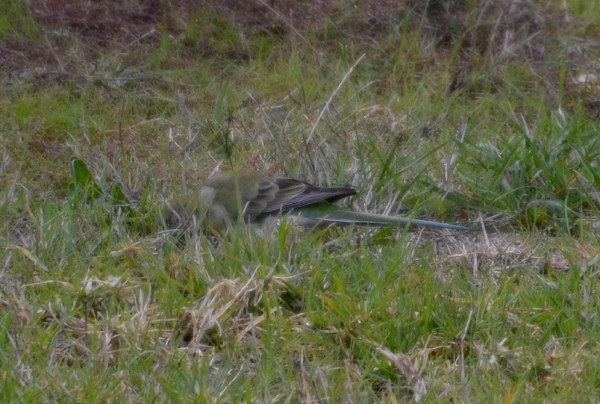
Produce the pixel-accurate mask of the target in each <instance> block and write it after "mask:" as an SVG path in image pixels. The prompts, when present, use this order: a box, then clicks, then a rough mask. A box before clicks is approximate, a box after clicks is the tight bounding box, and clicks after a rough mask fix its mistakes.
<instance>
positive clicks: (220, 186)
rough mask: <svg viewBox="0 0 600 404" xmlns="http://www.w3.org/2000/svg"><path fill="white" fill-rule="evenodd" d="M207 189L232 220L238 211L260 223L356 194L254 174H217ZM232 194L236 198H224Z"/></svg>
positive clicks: (340, 189) (345, 189)
mask: <svg viewBox="0 0 600 404" xmlns="http://www.w3.org/2000/svg"><path fill="white" fill-rule="evenodd" d="M206 186H209V187H211V188H213V189H215V191H216V195H215V198H214V199H215V202H216V203H217V204H220V205H222V206H223V207H224V208H225V210H226V211H227V212H228V213H229V215H230V219H231V220H235V219H237V217H238V215H239V212H240V209H242V212H244V218H245V219H246V220H250V221H252V220H260V219H262V218H264V217H266V216H269V215H273V214H277V213H279V212H285V211H289V210H292V209H297V208H301V207H303V206H307V205H310V204H313V203H316V202H321V201H329V202H334V201H337V200H338V199H341V198H344V197H346V196H350V195H355V194H356V190H355V189H353V188H321V187H317V186H314V185H311V184H309V183H307V182H304V181H300V180H295V179H291V178H283V177H275V176H273V175H271V174H269V173H265V172H254V171H249V172H237V173H222V174H218V175H215V176H214V177H211V178H209V179H208V181H207V182H206ZM232 194H233V195H238V196H239V198H231V197H227V196H230V195H232Z"/></svg>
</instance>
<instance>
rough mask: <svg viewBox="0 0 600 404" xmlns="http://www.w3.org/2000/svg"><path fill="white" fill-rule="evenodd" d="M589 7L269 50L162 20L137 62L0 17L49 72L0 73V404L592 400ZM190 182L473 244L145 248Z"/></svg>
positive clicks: (336, 24) (1, 25)
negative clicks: (353, 193)
mask: <svg viewBox="0 0 600 404" xmlns="http://www.w3.org/2000/svg"><path fill="white" fill-rule="evenodd" d="M590 3H592V2H581V1H580V2H577V1H569V2H567V5H566V7H567V8H566V9H558V8H556V9H553V8H552V7H550V6H549V7H547V8H545V7H544V6H543V5H539V4H535V5H534V6H532V7H534V9H533V11H535V13H533V14H531V13H530V14H528V9H527V8H524V9H523V10H521V11H522V13H523V14H522V15H521V17H522V18H523V20H518V21H521V22H522V23H520V25H519V27H520V28H519V29H518V30H513V31H512V34H511V35H513V36H510V35H509V34H508V33H510V32H511V31H510V28H511V26H510V21H507V20H503V19H502V18H503V17H502V16H501V14H486V12H484V11H482V10H481V9H476V8H473V9H470V8H469V7H470V6H467V5H463V8H462V9H461V10H459V11H460V12H462V13H464V16H465V17H469V18H465V20H464V21H467V22H468V24H471V25H470V26H466V27H464V26H462V25H460V21H458V20H447V19H445V18H448V17H447V15H446V14H443V15H442V14H436V11H435V10H433V11H431V10H430V11H429V14H428V13H427V12H424V11H422V10H421V12H422V13H423V14H422V15H420V16H419V15H417V14H406V15H405V16H400V17H401V18H400V19H399V20H397V21H396V23H397V24H387V25H386V24H384V23H382V24H381V25H373V24H375V23H372V22H371V23H369V19H368V18H367V14H365V13H367V11H365V10H359V9H355V8H349V7H345V6H344V7H342V6H340V8H339V10H338V11H339V14H335V13H334V14H331V15H328V16H327V17H326V18H324V21H325V23H323V24H317V23H316V22H315V24H314V26H312V28H311V29H308V28H307V29H301V25H299V26H298V27H296V31H295V32H294V31H291V30H288V29H287V28H285V27H286V25H285V24H284V25H282V26H283V28H281V27H282V26H279V29H278V28H277V27H278V26H277V25H276V24H275V25H268V24H266V25H265V26H263V27H262V29H258V30H252V29H248V28H247V27H244V26H243V25H239V24H238V25H236V24H233V23H231V22H230V20H229V19H228V18H226V17H227V16H224V15H221V14H219V12H218V11H217V9H207V10H204V11H202V10H197V11H195V12H193V13H190V14H189V15H185V16H184V17H177V16H176V14H175V11H174V10H173V11H172V13H173V15H172V18H174V19H175V20H176V23H177V24H179V26H178V27H179V28H178V29H179V31H177V32H175V30H174V29H173V28H172V27H171V26H170V25H168V24H164V26H162V25H160V26H158V28H157V29H156V31H153V32H154V33H152V34H148V35H149V36H148V37H147V38H148V42H141V45H140V49H137V48H134V47H129V46H130V45H129V43H130V42H124V43H120V46H102V45H99V44H97V43H94V42H93V41H92V42H90V41H91V39H89V38H86V37H85V36H78V35H77V34H75V33H71V34H70V35H67V36H65V37H55V36H53V35H56V32H58V31H52V30H49V29H48V28H47V27H44V25H43V24H42V23H39V22H36V18H38V17H36V14H35V13H31V12H27V13H21V14H19V13H20V11H19V10H21V8H22V7H25V9H28V6H25V5H24V3H23V4H21V3H20V2H18V1H16V2H10V4H9V3H7V5H4V6H3V7H5V10H4V11H5V12H6V13H8V14H7V15H17V14H19V15H23V16H24V17H21V19H17V18H14V19H13V18H11V19H10V20H6V19H5V20H2V19H0V38H2V41H4V42H2V44H3V46H4V45H5V46H9V44H10V43H12V42H11V41H16V40H21V41H22V42H23V43H24V44H27V46H29V47H31V49H37V48H35V46H36V45H35V44H36V43H38V42H39V35H40V33H42V34H43V35H46V36H47V41H49V43H50V44H51V45H52V46H53V50H54V52H50V53H47V54H46V55H47V56H48V57H47V58H45V59H44V60H45V62H44V63H47V65H36V63H40V62H39V59H34V60H32V62H31V63H32V66H35V68H34V67H31V68H24V69H23V70H22V71H20V72H18V74H17V72H15V71H6V70H5V71H3V72H2V77H1V78H0V79H1V80H2V86H3V88H4V89H5V91H3V92H2V93H1V94H0V133H2V136H1V137H0V153H1V154H2V158H1V159H0V166H1V167H2V170H0V183H1V186H0V190H1V191H0V243H1V245H2V249H1V250H0V251H1V252H0V263H1V265H0V363H1V364H2V365H0V399H1V400H2V401H3V402H33V401H35V402H49V401H52V402H55V401H75V402H82V401H88V402H103V401H120V402H121V401H123V402H146V401H147V402H169V401H171V402H176V401H215V402H233V401H235V402H237V401H259V402H289V401H293V402H299V401H304V402H314V401H326V402H351V401H352V402H357V401H361V402H375V401H384V402H398V401H403V402H410V401H420V402H484V401H485V402H489V401H493V402H498V401H502V402H523V401H526V402H548V401H552V402H574V401H576V402H595V401H597V398H596V397H597V396H598V393H599V392H598V385H599V381H600V379H599V377H600V372H599V371H598V367H597V366H596V364H595V362H596V357H597V356H598V354H599V352H598V351H599V348H598V344H597V342H596V341H598V339H599V338H600V326H599V324H600V323H599V322H598V318H597V311H598V305H599V304H600V300H599V299H600V290H599V288H598V281H597V280H598V264H597V261H598V260H597V257H598V248H599V245H600V244H599V240H598V232H597V223H598V216H599V212H598V188H599V187H600V177H599V175H598V173H597V171H598V145H597V140H596V138H597V133H598V130H599V128H598V120H597V104H595V103H594V102H595V100H597V97H598V88H597V82H590V83H588V84H587V85H580V84H577V81H576V80H575V79H576V78H577V77H581V75H582V74H588V75H597V74H598V71H597V63H596V62H595V59H594V57H596V56H597V52H596V51H595V50H594V47H593V45H592V44H593V43H594V41H597V40H598V35H599V34H600V33H599V32H598V30H597V28H595V27H597V24H596V23H597V22H598V21H599V20H600V15H598V12H597V11H596V10H597V8H594V7H590V6H589V4H590ZM140 4H141V3H140ZM502 4H504V3H502ZM506 4H508V3H506ZM20 7H21V8H20ZM413 8H414V7H413ZM455 11H456V10H455ZM492 11H493V10H492ZM492 11H489V12H490V13H491V12H492ZM530 11H531V10H530ZM371 12H372V15H376V10H374V11H373V10H372V11H371ZM412 12H414V13H418V12H419V11H418V8H415V10H413V11H412ZM438 12H439V10H438ZM10 13H12V14H10ZM536 13H537V14H536ZM561 13H562V14H561ZM564 13H567V14H568V16H569V18H570V21H571V22H570V23H568V24H567V23H563V22H562V21H563V20H564ZM536 15H539V16H542V17H543V18H544V22H543V23H540V22H539V21H538V20H536V19H535V18H534V17H535V16H536ZM407 16H408V17H407ZM410 16H412V17H414V18H412V17H411V18H409V17H410ZM415 16H417V17H419V18H416V17H415ZM444 16H445V17H444ZM491 16H493V17H494V18H496V19H490V18H491ZM392 17H393V16H390V18H392ZM434 17H435V18H434ZM477 17H480V18H479V19H478V18H477ZM513 17H515V16H513ZM298 18H299V17H298ZM373 18H375V17H373ZM515 18H516V17H515ZM536 18H537V17H536ZM7 21H8V22H7ZM319 21H321V20H319ZM377 21H386V20H385V19H384V18H383V17H382V18H380V20H377ZM477 21H479V24H480V25H477ZM523 21H525V22H523ZM536 21H537V22H536ZM9 22H10V23H9ZM434 23H435V24H434ZM299 24H300V23H299ZM265 27H266V28H265ZM352 27H355V28H354V29H352ZM434 27H438V31H437V32H436V31H435V30H434V29H433V28H434ZM445 28H447V29H445ZM459 28H460V29H463V30H462V31H461V30H460V29H459ZM505 28H506V29H505ZM131 29H133V28H131ZM535 30H537V31H535ZM144 32H150V31H144ZM444 32H446V34H444ZM474 33H475V34H477V36H473V35H475V34H474ZM534 34H535V35H534ZM43 35H41V36H43ZM499 37H501V38H504V39H503V41H500V42H498V40H497V38H499ZM86 41H87V42H86ZM115 41H116V40H115ZM115 43H117V42H115ZM574 44H577V47H575V45H574ZM23 49H26V48H23ZM574 49H575V50H574ZM23 52H24V53H26V51H23ZM32 54H33V55H35V52H32ZM34 62H35V63H34ZM6 63H9V62H6ZM2 66H7V64H5V65H2ZM36 68H37V69H38V70H36ZM595 105H596V107H595ZM73 155H75V156H78V157H79V158H81V159H82V161H84V162H85V166H86V167H87V168H89V170H90V174H91V177H90V176H88V175H87V174H82V175H80V176H77V175H75V176H73V172H71V171H70V170H71V169H72V160H71V156H73ZM216 167H219V168H221V169H231V168H235V169H239V168H250V169H257V168H264V169H268V170H270V171H272V172H277V173H279V174H284V175H288V176H293V177H299V178H302V179H305V180H307V181H310V182H314V183H317V184H319V185H331V186H334V185H344V184H348V185H352V186H355V187H356V188H357V189H358V190H359V194H358V195H357V197H355V198H354V199H353V200H351V201H348V202H345V203H346V204H347V206H349V207H352V208H354V209H357V210H361V211H369V212H379V213H390V214H394V213H397V212H404V211H406V210H407V209H410V211H409V213H408V214H410V215H414V216H415V217H424V218H427V219H433V220H438V221H448V222H459V223H467V222H469V223H479V224H480V225H481V226H482V231H481V232H477V233H474V234H460V233H449V232H441V231H431V230H427V231H423V230H420V229H410V230H408V229H383V230H364V229H358V228H357V229H354V228H341V229H328V230H324V231H318V232H312V233H308V234H303V235H298V234H297V231H296V229H294V228H293V227H291V226H288V225H285V224H284V225H282V226H281V227H278V228H276V229H266V230H264V231H262V232H261V231H258V232H257V231H253V230H250V229H248V228H246V227H245V226H238V227H235V228H233V229H232V230H231V232H230V234H229V235H228V236H227V237H226V240H225V241H222V242H220V243H215V242H214V241H213V240H210V239H209V238H207V237H205V236H204V235H203V234H198V235H196V236H194V237H191V238H188V239H185V240H183V241H179V242H178V241H177V240H174V239H169V238H168V237H166V236H165V235H163V234H161V233H159V232H157V230H156V229H155V226H154V225H155V223H156V216H157V212H158V210H159V209H160V207H161V206H162V203H163V201H164V199H165V198H168V197H170V196H171V195H173V194H175V193H179V192H183V191H189V190H194V189H197V187H198V185H199V184H200V183H201V182H202V180H203V179H204V178H206V177H207V176H208V175H209V174H210V173H211V172H212V171H213V170H214V169H215V168H216ZM78 172H79V173H81V172H82V171H78ZM269 230H270V231H269Z"/></svg>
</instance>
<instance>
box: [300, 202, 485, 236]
mask: <svg viewBox="0 0 600 404" xmlns="http://www.w3.org/2000/svg"><path fill="white" fill-rule="evenodd" d="M331 206H333V205H331ZM292 213H295V214H294V216H296V217H297V218H298V219H299V220H300V224H301V225H303V226H314V225H327V224H336V225H345V224H346V225H356V226H367V227H385V226H424V227H433V228H438V229H451V230H462V231H469V230H476V229H475V228H473V227H467V226H460V225H457V224H450V223H439V222H431V221H429V220H421V219H412V218H409V217H403V216H385V215H378V214H375V213H364V212H356V211H350V210H341V209H339V210H338V209H337V208H334V209H326V210H325V211H322V210H321V209H318V210H317V209H301V210H298V211H296V212H292Z"/></svg>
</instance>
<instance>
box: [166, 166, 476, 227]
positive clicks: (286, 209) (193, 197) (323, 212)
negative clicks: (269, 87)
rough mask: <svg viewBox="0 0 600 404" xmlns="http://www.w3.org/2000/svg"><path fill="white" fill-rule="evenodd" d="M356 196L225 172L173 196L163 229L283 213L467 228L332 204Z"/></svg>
mask: <svg viewBox="0 0 600 404" xmlns="http://www.w3.org/2000/svg"><path fill="white" fill-rule="evenodd" d="M352 195H356V190H355V189H354V188H348V187H342V188H322V187H317V186H315V185H312V184H309V183H307V182H304V181H300V180H295V179H291V178H285V177H277V176H274V175H272V174H269V173H266V172H260V171H244V172H229V173H221V174H216V175H214V176H212V177H210V178H209V179H208V180H207V181H206V183H205V184H204V185H203V186H202V188H201V189H200V191H199V192H197V193H191V194H187V195H183V196H180V197H178V198H174V199H173V200H172V201H170V202H168V203H167V209H166V211H165V214H164V215H163V218H162V219H163V221H164V225H165V227H166V228H170V229H183V228H185V227H188V226H189V225H190V224H191V223H192V222H193V221H197V222H198V221H199V222H201V223H202V224H204V225H205V226H206V227H208V228H209V229H211V230H213V231H216V232H218V233H222V232H223V231H224V230H225V229H226V228H227V227H228V225H229V224H231V223H233V222H235V221H237V220H239V219H242V218H243V220H244V221H246V222H260V221H262V220H263V219H265V218H267V217H269V216H273V215H279V214H282V213H286V214H288V215H290V216H292V217H294V218H296V220H297V222H298V223H299V224H300V225H304V226H315V225H318V224H326V225H327V224H337V225H344V224H355V225H360V226H401V225H407V224H412V225H421V226H429V227H438V228H448V229H454V230H472V229H471V228H469V227H464V226H458V225H453V224H446V223H437V222H430V221H424V220H418V219H410V218H405V217H402V216H385V215H377V214H371V213H362V212H355V211H350V210H342V209H339V208H338V207H337V206H335V205H333V204H332V202H335V201H337V200H339V199H342V198H345V197H347V196H352Z"/></svg>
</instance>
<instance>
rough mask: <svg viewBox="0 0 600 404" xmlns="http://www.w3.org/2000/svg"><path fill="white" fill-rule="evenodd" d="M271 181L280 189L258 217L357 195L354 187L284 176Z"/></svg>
mask: <svg viewBox="0 0 600 404" xmlns="http://www.w3.org/2000/svg"><path fill="white" fill-rule="evenodd" d="M271 181H272V182H273V183H274V184H275V185H276V186H277V189H278V190H277V192H276V193H275V195H274V197H273V199H271V200H270V201H268V202H267V204H266V206H265V208H264V209H263V210H262V212H261V213H260V215H258V217H257V218H258V219H260V218H262V217H265V216H268V215H271V214H276V213H279V212H285V211H289V210H292V209H298V208H301V207H304V206H308V205H312V204H313V203H317V202H322V201H328V202H335V201H337V200H339V199H342V198H345V197H347V196H351V195H356V190H355V189H354V188H321V187H317V186H315V185H312V184H309V183H307V182H304V181H300V180H295V179H291V178H282V177H277V178H273V179H271Z"/></svg>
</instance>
